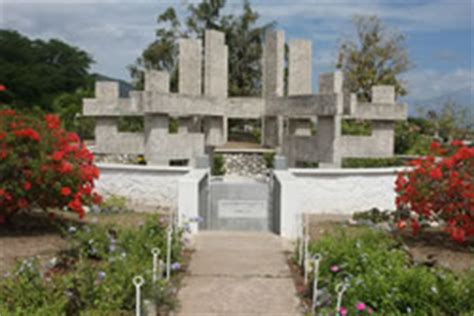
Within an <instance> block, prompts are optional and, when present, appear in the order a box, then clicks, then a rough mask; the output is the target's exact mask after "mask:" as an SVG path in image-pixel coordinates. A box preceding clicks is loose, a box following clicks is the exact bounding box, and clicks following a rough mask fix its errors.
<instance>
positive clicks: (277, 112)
mask: <svg viewBox="0 0 474 316" xmlns="http://www.w3.org/2000/svg"><path fill="white" fill-rule="evenodd" d="M288 46H289V60H288V88H287V95H286V96H285V91H284V90H285V87H284V65H285V63H284V47H285V34H284V33H283V32H282V31H270V32H268V33H267V34H266V36H265V43H264V49H263V60H262V65H263V67H262V68H263V73H262V77H263V78H262V82H263V93H262V97H260V98H257V97H232V98H229V97H228V94H227V90H228V58H227V57H228V47H227V46H226V44H225V37H224V34H223V33H221V32H218V31H215V30H208V31H206V32H205V36H204V47H203V46H202V41H201V40H199V39H181V40H180V41H179V83H178V87H179V92H178V93H170V88H169V87H170V83H169V80H170V79H169V74H168V73H166V72H162V71H156V70H151V71H149V72H147V73H146V75H145V90H144V91H132V92H131V93H130V95H129V97H128V98H121V97H120V96H119V88H118V83H115V82H97V83H96V88H95V89H96V91H95V92H96V93H95V99H84V102H83V113H84V115H85V116H91V117H95V118H96V129H95V135H96V148H95V151H96V152H97V153H101V154H143V155H144V156H145V159H146V161H147V163H148V164H151V165H168V164H170V162H172V161H175V160H179V161H185V162H186V163H187V164H188V165H190V166H195V165H196V161H197V160H198V157H201V156H203V155H204V154H205V153H211V152H212V151H213V149H214V148H215V147H216V146H220V145H223V144H225V143H227V138H228V136H227V129H228V128H227V122H228V120H229V119H258V120H261V122H262V146H264V147H268V148H275V149H276V151H277V152H278V153H279V154H281V155H284V156H286V158H287V163H288V165H289V166H290V167H293V166H296V165H297V164H298V163H299V162H319V165H320V167H338V166H340V164H341V159H342V158H344V157H374V158H375V157H390V156H392V155H393V154H394V123H395V121H397V120H404V119H406V116H407V107H406V105H404V104H398V103H396V101H395V92H394V87H392V86H374V87H373V88H372V94H373V101H372V102H371V103H358V102H357V100H356V98H355V95H354V94H350V93H346V92H345V91H344V89H343V76H342V73H341V72H335V73H325V74H321V75H320V77H319V92H318V93H317V94H313V91H312V88H311V87H312V73H311V70H312V44H311V42H310V41H307V40H292V41H289V45H288ZM121 116H142V117H144V132H143V133H123V132H119V131H118V120H119V118H120V117H121ZM170 118H175V119H177V121H178V124H179V128H178V133H176V134H170V133H169V122H170ZM343 119H360V120H368V121H371V122H372V133H371V135H370V136H346V135H342V134H341V120H343Z"/></svg>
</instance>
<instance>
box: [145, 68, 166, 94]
mask: <svg viewBox="0 0 474 316" xmlns="http://www.w3.org/2000/svg"><path fill="white" fill-rule="evenodd" d="M145 91H153V92H161V93H169V92H170V75H169V74H168V73H167V72H166V71H158V70H148V71H147V72H145Z"/></svg>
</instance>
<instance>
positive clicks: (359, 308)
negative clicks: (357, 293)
mask: <svg viewBox="0 0 474 316" xmlns="http://www.w3.org/2000/svg"><path fill="white" fill-rule="evenodd" d="M356 308H357V310H358V311H359V312H362V311H364V310H365V304H364V303H362V302H359V303H357V305H356Z"/></svg>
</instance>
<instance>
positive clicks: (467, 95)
mask: <svg viewBox="0 0 474 316" xmlns="http://www.w3.org/2000/svg"><path fill="white" fill-rule="evenodd" d="M403 101H404V102H406V103H408V105H409V115H413V116H417V115H418V114H419V113H418V109H423V110H428V109H429V110H439V109H441V108H442V106H443V104H445V103H446V102H454V103H456V104H459V105H460V106H463V107H465V108H467V109H469V110H470V112H471V115H474V98H473V94H472V91H471V89H469V88H465V89H461V90H458V91H455V92H452V93H449V94H445V95H441V96H438V97H435V98H431V99H424V100H420V99H411V98H405V99H404V100H403Z"/></svg>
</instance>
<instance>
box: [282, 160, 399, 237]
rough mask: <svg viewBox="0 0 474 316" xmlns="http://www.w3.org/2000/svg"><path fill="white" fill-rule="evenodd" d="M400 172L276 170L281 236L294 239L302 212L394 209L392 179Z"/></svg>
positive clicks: (385, 170) (373, 170)
mask: <svg viewBox="0 0 474 316" xmlns="http://www.w3.org/2000/svg"><path fill="white" fill-rule="evenodd" d="M402 170H404V169H403V168H380V169H289V170H276V171H275V172H274V175H275V181H278V182H279V183H280V185H281V196H280V201H281V203H280V205H281V206H280V212H281V213H280V214H281V215H280V216H281V221H280V226H281V227H280V232H281V235H283V236H285V237H287V238H291V239H294V238H297V237H298V235H299V234H300V225H301V221H302V219H301V217H302V214H304V213H309V214H341V215H342V214H344V215H350V214H352V213H354V212H357V211H366V210H369V209H371V208H373V207H377V208H380V209H382V210H385V209H389V210H394V209H395V197H396V195H395V190H394V187H395V180H396V176H397V173H398V172H400V171H402Z"/></svg>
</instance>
